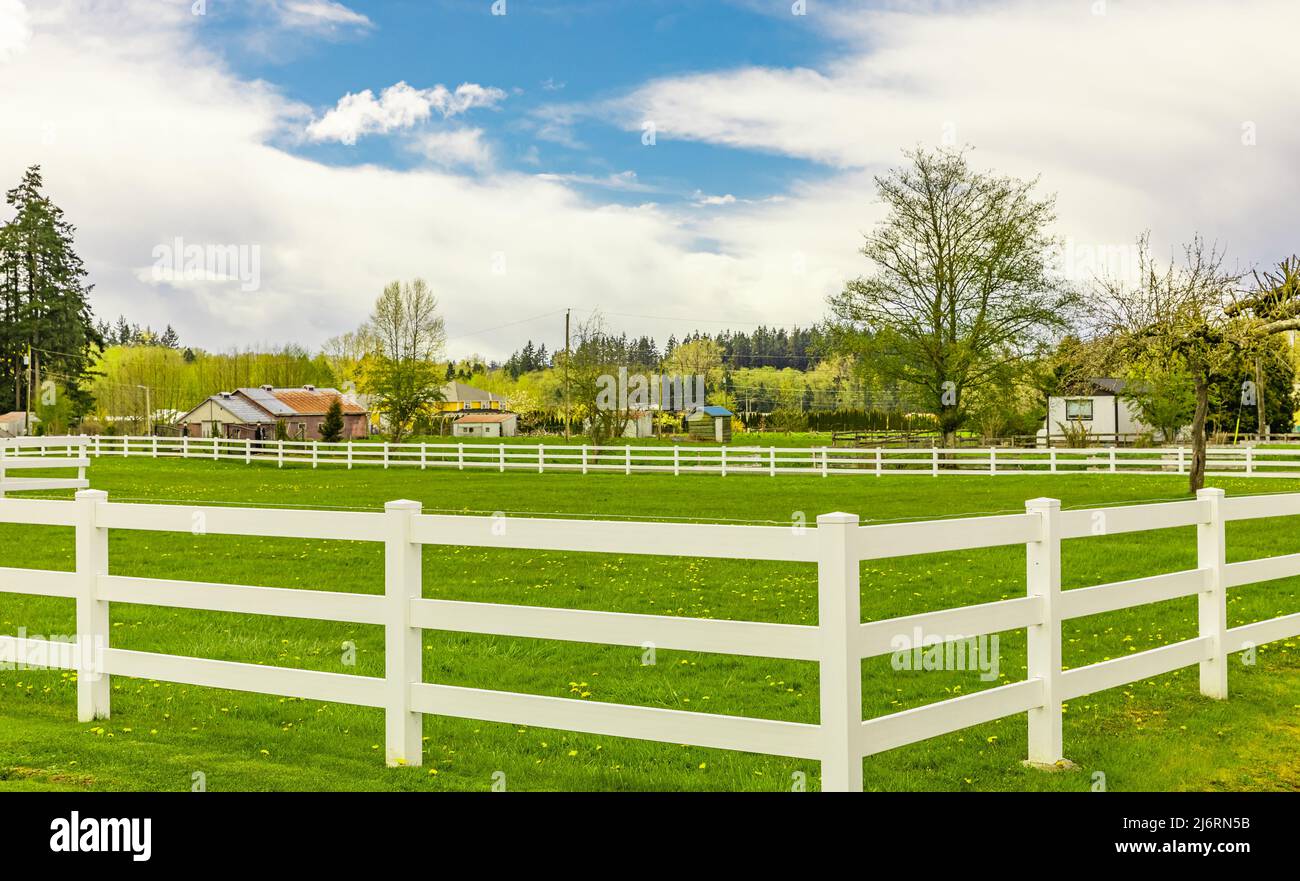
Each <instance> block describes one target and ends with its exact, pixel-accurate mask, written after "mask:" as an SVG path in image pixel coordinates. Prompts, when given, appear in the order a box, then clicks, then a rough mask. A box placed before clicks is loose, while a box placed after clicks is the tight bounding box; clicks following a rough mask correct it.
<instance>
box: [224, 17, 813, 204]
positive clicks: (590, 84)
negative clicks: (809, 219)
mask: <svg viewBox="0 0 1300 881" xmlns="http://www.w3.org/2000/svg"><path fill="white" fill-rule="evenodd" d="M491 9H492V3H491V0H434V2H428V0H425V2H413V0H395V2H373V3H365V4H360V3H358V4H353V10H354V11H355V12H357V13H359V14H363V15H365V16H366V18H367V19H368V20H369V21H370V22H371V24H370V25H359V26H355V27H341V28H339V29H337V30H336V31H335V32H334V33H332V34H331V36H330V37H329V38H328V39H324V40H297V41H294V40H286V41H283V42H277V44H276V46H275V48H274V49H268V48H267V47H265V46H263V45H262V44H261V41H260V40H258V39H257V38H256V36H255V35H254V36H252V37H250V31H256V30H258V29H259V28H261V27H262V26H264V24H265V22H264V20H263V13H262V12H260V11H258V10H249V9H247V8H240V7H238V6H231V7H227V8H226V9H221V8H219V7H217V6H216V5H215V4H214V5H213V6H212V7H210V8H209V12H208V14H209V15H210V16H211V17H212V19H213V22H212V23H213V24H215V25H216V26H217V27H219V28H221V29H223V30H225V31H227V32H228V33H229V34H230V36H231V43H230V44H229V49H228V50H227V58H228V59H229V61H230V63H231V64H232V66H233V67H234V69H235V70H237V71H238V72H239V73H240V74H242V75H245V76H248V77H254V78H260V79H265V80H267V81H269V82H272V83H275V84H276V85H277V86H279V87H280V88H281V90H282V91H283V92H284V94H285V95H287V96H288V97H290V98H293V99H296V100H300V101H302V102H304V103H305V104H308V105H310V106H312V107H316V108H320V109H322V110H325V109H328V108H329V107H331V106H333V105H334V103H335V102H336V101H337V100H338V99H339V98H340V96H342V95H345V94H347V93H349V92H359V91H361V90H362V89H367V88H368V89H371V90H372V91H373V92H375V93H379V92H380V91H381V90H382V89H384V88H386V87H388V86H390V85H392V84H394V83H397V82H406V83H408V84H410V85H411V86H413V87H415V88H428V87H431V86H433V85H435V84H439V83H441V84H446V85H447V86H448V87H449V88H454V87H455V86H457V85H459V84H460V83H463V82H472V83H480V84H482V85H484V86H490V87H494V88H499V89H502V90H503V91H505V92H506V93H507V98H506V99H505V100H502V101H501V102H500V103H499V104H498V105H496V106H495V107H494V108H493V109H492V110H491V111H487V112H480V113H476V114H474V115H473V116H472V117H470V119H469V120H468V121H470V122H472V123H473V125H474V126H476V127H480V128H482V129H484V130H485V133H486V134H487V136H488V137H489V138H490V139H491V141H492V142H493V144H494V146H496V147H497V149H496V155H497V157H498V160H499V162H498V167H499V168H508V169H514V170H517V171H520V172H524V173H553V174H564V175H573V176H575V178H574V179H575V180H577V181H578V185H579V186H598V184H594V183H593V184H584V183H582V182H581V181H582V180H584V179H587V178H591V179H594V180H603V179H606V178H607V177H608V176H610V175H625V174H626V173H627V172H629V171H630V172H633V173H634V174H635V175H636V181H637V183H638V184H639V187H638V188H636V189H632V190H628V191H622V190H619V189H618V188H617V187H609V188H608V189H610V190H611V192H610V193H609V197H610V198H611V199H615V200H622V201H628V202H636V201H644V200H646V199H650V198H653V199H655V200H657V201H664V202H672V201H678V200H682V199H689V198H691V197H692V196H693V195H694V194H695V193H697V192H704V193H717V194H726V193H731V194H732V195H734V196H736V197H738V198H760V197H763V196H766V195H770V194H772V193H774V192H781V191H782V190H784V188H785V187H786V186H787V185H788V183H789V181H790V180H791V178H792V177H795V176H799V177H803V178H808V177H814V176H816V175H818V174H819V173H820V171H819V166H818V163H814V162H809V161H808V160H805V159H801V158H796V157H789V156H782V155H780V154H778V153H775V152H771V151H752V150H744V149H731V148H728V147H725V146H716V145H711V144H704V143H692V142H682V143H678V144H675V145H674V148H673V149H671V150H651V149H646V147H645V145H643V143H642V133H641V131H640V130H636V131H628V130H626V129H624V128H621V127H619V126H618V125H615V124H611V123H612V121H611V120H610V119H608V118H601V117H588V116H579V117H578V118H577V119H575V120H574V121H573V122H572V124H571V125H569V126H566V135H567V136H571V137H572V140H573V143H565V142H563V141H561V140H557V139H555V138H552V137H548V136H547V135H546V133H545V132H544V131H540V129H541V128H542V126H543V125H544V124H545V121H546V120H547V119H548V111H549V110H550V109H552V108H565V107H569V106H573V105H587V104H592V103H596V102H601V101H605V100H612V99H615V98H617V97H618V96H619V95H621V94H624V93H626V92H628V91H630V90H633V89H635V88H636V87H638V86H639V85H641V84H643V83H645V82H646V81H648V80H652V79H657V78H665V77H672V76H674V75H680V74H690V73H697V72H702V71H709V70H727V69H730V68H733V67H740V66H747V65H762V66H775V67H798V66H804V65H815V64H817V63H818V62H819V61H821V60H823V59H824V58H825V57H826V56H827V55H828V54H829V53H831V52H832V51H833V46H832V44H831V42H830V41H829V40H828V39H827V38H826V36H825V35H824V34H823V33H820V32H819V31H818V29H817V28H816V26H815V25H812V24H808V23H807V16H795V15H793V14H791V9H790V4H789V3H788V2H785V0H779V2H760V3H745V4H737V3H729V2H720V0H592V2H587V3H581V2H568V0H555V2H545V0H531V2H530V0H507V5H506V7H505V9H506V14H505V15H493V14H492V12H491ZM205 24H206V23H205ZM656 140H657V139H656ZM294 149H297V150H299V151H300V152H301V153H302V154H303V155H306V156H310V157H312V158H314V159H318V160H320V161H322V162H328V163H337V164H357V163H366V162H373V163H380V164H384V165H388V166H391V167H395V168H410V167H412V166H414V165H416V164H418V162H419V161H420V159H419V158H418V157H416V156H413V155H412V154H411V153H409V152H407V151H404V150H403V149H401V147H400V145H399V144H397V143H395V142H394V141H393V140H391V139H387V138H383V137H363V138H359V139H358V141H357V142H356V143H355V144H352V145H342V144H337V143H334V144H312V145H306V146H302V145H299V146H297V147H295V148H294Z"/></svg>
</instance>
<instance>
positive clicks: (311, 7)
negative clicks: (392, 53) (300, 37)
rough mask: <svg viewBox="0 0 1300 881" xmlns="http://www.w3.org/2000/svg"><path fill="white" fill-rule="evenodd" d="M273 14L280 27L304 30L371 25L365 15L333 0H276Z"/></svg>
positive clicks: (363, 27) (367, 26)
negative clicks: (277, 19)
mask: <svg viewBox="0 0 1300 881" xmlns="http://www.w3.org/2000/svg"><path fill="white" fill-rule="evenodd" d="M275 13H276V15H277V17H278V18H279V21H280V24H281V25H283V26H285V27H290V28H301V29H305V30H316V31H333V30H337V29H339V28H354V29H358V28H359V29H366V28H369V27H371V26H372V24H373V22H371V21H370V19H369V18H367V17H366V16H365V15H362V14H361V13H360V12H356V11H354V10H352V9H349V8H348V7H346V6H344V5H343V4H342V3H336V2H334V0H277V2H276V3H275Z"/></svg>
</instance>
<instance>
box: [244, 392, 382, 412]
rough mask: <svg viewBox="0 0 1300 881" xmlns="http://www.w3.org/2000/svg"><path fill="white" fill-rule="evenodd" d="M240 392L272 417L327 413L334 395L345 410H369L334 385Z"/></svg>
mask: <svg viewBox="0 0 1300 881" xmlns="http://www.w3.org/2000/svg"><path fill="white" fill-rule="evenodd" d="M239 393H240V394H241V395H243V396H245V397H246V398H248V399H249V400H251V401H253V403H255V404H257V405H258V406H259V407H261V408H262V409H263V410H265V411H266V412H268V413H270V414H272V415H273V416H324V415H325V413H326V412H327V411H328V410H329V408H330V404H331V403H332V402H333V401H334V399H335V398H339V399H340V402H341V403H342V405H343V412H344V413H353V414H358V415H363V414H364V413H365V412H366V408H365V407H362V406H361V405H360V404H358V403H357V402H356V401H354V400H352V399H350V398H348V397H347V396H346V395H344V394H343V393H341V392H340V391H339V390H338V389H332V388H320V389H318V388H316V387H314V386H304V387H302V388H272V389H268V388H241V389H240V390H239Z"/></svg>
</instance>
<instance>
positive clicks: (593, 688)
mask: <svg viewBox="0 0 1300 881" xmlns="http://www.w3.org/2000/svg"><path fill="white" fill-rule="evenodd" d="M90 477H91V480H92V485H93V486H95V487H96V488H98V489H104V490H107V491H108V492H109V495H110V499H113V500H117V501H128V500H139V501H177V502H180V501H202V502H205V503H209V504H216V503H230V504H257V505H271V506H274V505H294V506H308V507H337V508H349V509H363V510H376V509H378V508H379V507H380V506H382V504H383V503H384V502H385V501H388V500H391V499H396V498H412V499H418V500H420V501H421V502H423V504H424V506H425V510H426V511H427V512H474V513H485V514H491V513H493V512H497V511H502V512H508V513H515V514H523V513H531V514H540V515H580V516H588V517H620V518H642V519H662V518H673V519H677V518H682V517H687V516H689V517H693V518H696V519H704V520H711V521H722V522H745V521H754V522H765V523H780V524H788V523H790V522H791V521H792V519H793V518H795V517H796V516H799V515H798V513H797V512H802V515H803V516H805V517H806V518H807V520H808V521H809V522H812V520H813V519H814V518H815V517H816V515H817V514H821V513H826V512H829V511H834V510H845V511H851V512H855V513H858V514H860V515H861V516H862V517H863V518H864V520H867V521H885V520H895V519H917V518H921V519H924V518H934V517H947V516H957V515H965V514H979V513H992V512H1004V511H1022V510H1023V509H1024V500H1026V499H1029V498H1033V497H1036V496H1043V495H1050V496H1055V497H1058V498H1061V499H1062V500H1063V504H1064V505H1065V506H1066V507H1087V506H1096V505H1102V504H1116V503H1124V502H1136V501H1144V500H1158V499H1159V500H1164V499H1176V498H1182V497H1184V492H1185V479H1184V478H1180V477H1177V476H1173V475H1171V476H1168V477H1163V476H1123V475H1116V476H1111V475H1070V476H1064V475H1061V476H1055V477H1051V476H1012V475H1004V476H999V477H996V478H989V477H981V476H956V475H945V476H943V477H940V478H930V477H921V476H894V477H888V476H887V477H884V478H872V477H866V476H861V477H837V478H830V479H822V478H818V477H795V476H782V477H780V478H776V479H772V478H767V477H761V476H740V477H729V478H725V479H723V478H719V477H716V476H707V475H692V476H684V477H680V478H672V477H670V476H666V475H656V474H634V475H630V476H625V475H622V474H592V475H588V476H585V477H584V476H581V475H577V474H554V473H548V474H545V475H537V474H533V473H517V472H516V473H505V474H498V473H495V472H492V471H479V472H464V473H461V472H456V471H427V472H420V471H415V470H409V469H402V470H397V469H394V470H390V471H383V470H378V469H357V470H354V471H350V472H349V471H344V470H335V469H329V470H327V469H321V470H318V471H313V470H311V469H310V468H303V467H296V468H285V469H283V470H277V469H275V468H274V467H267V466H263V465H257V466H253V467H248V466H245V465H243V464H239V463H212V462H204V461H177V460H157V461H155V460H149V459H111V458H104V459H98V460H95V462H94V463H93V465H92V467H91V468H90ZM1212 483H1213V484H1214V485H1218V486H1223V487H1224V488H1225V489H1226V490H1227V491H1228V493H1229V494H1231V495H1236V494H1247V493H1260V492H1277V491H1282V490H1290V491H1300V482H1296V481H1282V480H1271V481H1267V482H1263V481H1256V482H1251V481H1247V480H1244V479H1243V480H1220V481H1212ZM1295 526H1296V524H1295V523H1294V522H1283V521H1279V520H1257V521H1247V522H1243V523H1230V524H1228V549H1229V560H1230V561H1235V560H1241V559H1249V558H1253V557H1262V556H1272V555H1276V554H1283V553H1296V552H1300V532H1298V531H1297V530H1296V528H1295ZM72 553H73V551H72V535H71V530H68V529H56V528H43V527H29V526H16V525H0V565H4V566H22V567H34V568H52V569H67V568H70V567H71V565H72ZM1063 555H1064V562H1063V573H1064V582H1065V586H1066V588H1067V589H1068V588H1074V587H1083V586H1088V585H1092V584H1098V583H1102V582H1107V581H1114V580H1120V579H1125V578H1134V577H1140V576H1144V575H1152V574H1156V573H1160V572H1167V571H1173V570H1177V569H1183V568H1189V567H1193V566H1194V565H1195V559H1196V551H1195V537H1194V534H1193V530H1192V529H1191V528H1185V529H1177V530H1166V531H1162V532H1157V533H1139V534H1130V535H1118V536H1109V537H1101V538H1090V539H1081V540H1076V541H1070V542H1067V543H1066V544H1065V547H1064V550H1063ZM110 556H111V571H112V572H113V574H122V575H138V576H151V577H169V578H180V579H191V580H201V581H226V582H231V583H245V584H255V585H265V586H273V587H291V588H301V589H305V590H342V591H358V592H365V593H380V592H382V568H383V567H382V559H381V549H380V547H379V546H377V545H373V544H365V543H355V542H312V541H294V540H280V539H249V538H238V537H229V536H194V535H191V534H189V533H174V534H173V533H167V534H156V533H133V532H115V533H113V534H112V536H111V541H110ZM424 559H425V564H424V565H425V573H424V584H425V595H426V596H428V597H433V598H446V599H461V600H476V601H486V602H509V603H520V604H531V605H546V606H556V607H564V608H579V609H596V610H609V611H624V612H640V613H651V614H663V615H686V616H693V617H707V618H738V619H746V620H755V621H772V622H786V623H798V624H814V623H816V611H817V601H816V572H815V568H814V567H813V566H811V565H807V564H774V563H750V562H745V561H723V560H718V561H714V560H697V559H685V558H663V557H646V556H634V555H624V556H616V555H578V554H563V553H547V552H538V551H501V550H478V549H466V548H446V549H440V548H432V547H430V548H426V550H425V557H424ZM862 589H863V596H862V608H863V617H864V619H865V620H873V619H880V618H887V617H893V616H897V615H905V614H912V613H916V612H922V611H926V610H930V609H941V608H948V607H953V606H958V605H967V604H973V603H981V602H989V601H993V600H997V599H1002V598H1010V597H1016V596H1021V595H1023V593H1024V549H1023V548H1017V547H1010V548H998V549H989V550H980V551H965V552H960V553H951V554H942V555H931V556H924V557H912V558H905V559H901V560H894V561H875V562H869V563H866V564H864V566H863V571H862ZM1297 611H1300V579H1288V580H1286V581H1279V582H1272V583H1269V584H1261V585H1252V586H1248V587H1244V588H1238V589H1235V590H1234V591H1232V593H1230V595H1229V606H1228V615H1229V624H1230V625H1236V624H1242V623H1247V622H1250V621H1255V620H1260V619H1263V618H1269V617H1274V616H1277V615H1282V614H1289V613H1294V612H1297ZM112 621H113V624H112V640H113V644H114V645H115V646H116V647H120V648H128V649H138V650H148V651H161V652H168V653H174V654H186V655H194V656H199V657H209V658H218V659H223V660H234V661H244V662H252V663H263V664H268V665H281V666H290V667H302V668H307V669H313V670H326V671H335V672H346V673H356V674H361V675H371V676H377V675H382V671H383V640H382V630H381V628H379V627H370V626H359V625H347V624H332V623H327V622H315V621H302V620H293V619H281V618H267V617H259V616H243V615H231V614H220V613H208V612H191V611H185V610H174V609H163V608H154V607H145V606H133V605H124V604H115V605H114V606H113V611H112ZM19 628H23V629H25V631H26V633H27V634H28V635H29V636H35V635H62V634H71V633H72V632H73V631H74V614H73V605H72V602H71V601H68V600H60V599H49V598H39V597H28V596H23V595H16V594H0V632H3V633H8V634H13V633H16V632H17V631H18V630H19ZM1195 634H1196V607H1195V599H1194V598H1190V597H1189V598H1185V599H1182V600H1176V601H1171V602H1166V603H1160V604H1156V605H1150V606H1144V607H1140V608H1137V609H1132V610H1126V611H1123V612H1117V613H1111V614H1107V615H1101V616H1095V617H1091V618H1084V619H1079V620H1076V621H1071V622H1067V624H1066V627H1065V649H1064V650H1065V662H1066V664H1067V666H1071V667H1074V666H1080V665H1083V664H1086V663H1091V662H1095V661H1100V660H1103V659H1106V658H1113V657H1118V656H1121V655H1124V654H1126V653H1130V652H1135V651H1141V650H1144V649H1148V648H1153V647H1156V646H1159V645H1163V644H1166V643H1170V642H1174V641H1177V640H1180V639H1186V638H1190V637H1192V636H1195ZM345 644H354V645H355V647H356V651H355V659H354V663H353V664H349V663H348V662H349V661H350V660H353V659H351V658H350V657H349V656H348V653H347V652H345V650H344V645H345ZM1297 648H1298V646H1297V641H1296V640H1291V641H1287V642H1285V643H1274V644H1272V645H1269V646H1265V647H1262V648H1261V649H1260V650H1259V652H1258V657H1257V659H1256V663H1255V664H1254V665H1246V664H1244V663H1242V661H1241V660H1240V659H1238V658H1234V659H1233V660H1232V663H1231V668H1230V673H1229V677H1230V687H1231V690H1232V698H1231V699H1230V700H1228V701H1224V702H1216V701H1210V700H1208V699H1204V698H1202V697H1200V696H1199V694H1198V693H1197V676H1196V669H1195V668H1194V667H1191V668H1187V669H1184V670H1181V671H1178V672H1175V673H1173V674H1169V675H1166V676H1160V677H1157V678H1154V679H1151V680H1146V681H1143V682H1140V683H1135V684H1133V685H1129V686H1125V687H1122V688H1117V689H1112V690H1110V691H1107V692H1103V693H1100V694H1096V695H1091V696H1088V697H1085V698H1082V699H1080V700H1078V701H1075V702H1072V703H1071V704H1070V705H1069V706H1068V707H1067V710H1066V714H1065V723H1064V726H1065V748H1066V755H1067V756H1068V757H1069V758H1070V759H1072V760H1074V761H1075V762H1077V763H1078V764H1079V765H1080V770H1079V771H1075V772H1067V773H1055V774H1044V773H1042V772H1039V771H1032V770H1027V769H1025V768H1023V767H1022V766H1021V764H1020V760H1021V759H1023V758H1024V756H1025V719H1024V716H1023V715H1022V716H1017V717H1011V718H1008V719H1004V720H1001V721H999V722H994V723H990V724H986V725H981V726H979V727H977V728H971V729H967V730H964V731H961V732H957V733H954V734H951V735H947V736H944V737H940V738H936V739H933V740H930V741H927V742H924V743H920V744H915V745H912V746H908V747H904V748H902V749H898V750H894V751H892V752H888V753H884V754H881V755H877V756H873V757H871V758H869V759H867V760H866V762H865V779H866V787H867V788H868V789H871V790H1087V789H1090V788H1092V787H1093V786H1094V785H1095V781H1096V780H1098V779H1099V778H1097V777H1096V776H1095V775H1096V773H1097V772H1101V773H1102V774H1104V775H1105V785H1106V787H1107V788H1108V789H1110V790H1185V789H1192V790H1238V789H1246V790H1255V789H1266V790H1279V789H1280V790H1300V759H1297V758H1296V755H1297V750H1296V747H1297V744H1298V741H1300V651H1297ZM1000 649H1001V666H1000V676H999V679H998V682H984V681H981V679H980V676H979V674H978V673H976V672H911V671H895V670H894V669H892V668H891V665H890V659H889V658H888V657H883V658H876V659H871V660H869V661H867V662H865V663H864V664H863V683H864V686H863V705H864V706H863V710H864V716H866V717H873V716H877V715H882V714H885V713H890V712H895V711H898V710H901V709H905V708H908V707H912V706H918V705H921V704H924V703H929V702H933V701H936V700H941V699H944V698H946V697H951V696H955V695H959V694H963V693H967V692H971V691H976V690H979V689H981V688H986V687H989V686H990V685H994V684H998V683H999V682H1000V683H1005V682H1010V681H1016V680H1018V679H1021V678H1023V677H1024V675H1025V659H1024V634H1023V631H1017V632H1008V633H1003V634H1000ZM642 660H643V659H642V651H641V650H640V649H639V648H637V649H634V648H622V647H603V646H592V645H585V644H573V643H563V642H551V641H541V640H530V639H512V638H500V637H488V636H474V635H465V634H450V633H439V632H427V633H426V635H425V679H426V681H431V682H439V683H446V684H452V685H467V686H478V687H486V688H493V689H502V690H511V691H521V692H529V693H536V694H545V695H554V696H559V697H572V698H577V699H581V700H592V701H613V702H619V703H630V704H642V705H647V706H656V707H669V708H674V709H684V710H697V711H701V712H714V713H728V714H738V715H749V716H756V717H766V718H772V719H786V720H791V721H799V722H815V721H816V719H817V701H818V698H817V669H816V665H814V664H811V663H806V662H795V661H780V660H767V659H758V658H738V657H728V656H721V655H702V654H693V653H687V652H674V651H664V650H660V651H659V652H658V654H657V657H656V659H655V660H656V663H655V664H653V665H644V664H643V663H642ZM75 690H76V689H75V679H74V677H73V676H72V675H71V674H67V673H59V672H46V671H16V670H10V671H4V672H0V789H67V790H100V789H109V790H116V789H141V790H184V789H189V788H190V787H191V781H192V779H193V775H194V774H195V773H202V774H203V775H204V777H205V779H206V785H207V788H209V789H210V790H213V791H218V790H282V789H311V790H317V789H319V790H369V789H376V790H389V789H393V790H424V791H438V790H487V789H489V788H490V787H491V786H492V783H493V775H494V773H495V772H498V771H500V772H503V773H504V774H505V780H506V785H507V787H508V788H509V789H512V790H647V789H654V790H730V789H742V790H760V791H762V790H766V791H785V790H789V789H791V788H792V785H793V783H794V782H795V780H796V779H797V776H798V775H799V774H800V773H802V774H804V775H806V779H807V783H808V787H809V788H810V789H811V788H816V786H817V780H818V767H817V764H816V763H815V762H807V761H799V760H792V759H786V758H782V757H777V756H761V755H749V754H743V753H732V752H726V751H720V750H710V749H701V748H696V747H684V746H673V745H665V744H656V743H648V742H642V741H634V740H625V739H619V738H608V737H597V736H588V735H579V734H571V733H566V732H563V731H554V730H542V729H530V728H521V727H517V726H511V725H501V724H490V723H477V722H470V721H463V720H453V719H443V718H437V717H432V716H427V717H425V731H424V733H425V739H426V742H425V747H426V754H425V756H426V758H425V766H424V767H423V768H399V769H389V768H386V767H384V763H383V748H382V745H383V718H382V713H381V712H380V711H378V710H370V709H364V708H358V707H350V706H342V705H336V704H324V703H317V702H312V701H302V700H296V699H283V698H276V697H269V696H263V695H255V694H247V693H235V692H224V691H217V690H212V689H203V688H195V687H190V686H180V685H171V684H168V683H162V682H148V681H139V680H129V679H124V678H120V677H118V678H115V679H114V680H113V718H112V719H111V720H108V721H102V722H95V723H88V724H80V723H78V722H77V721H76V706H75Z"/></svg>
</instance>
